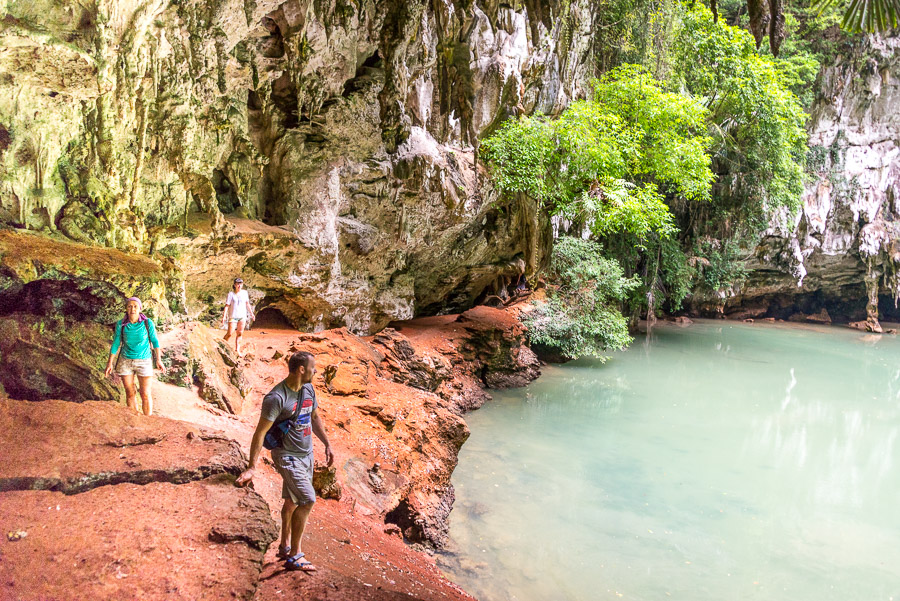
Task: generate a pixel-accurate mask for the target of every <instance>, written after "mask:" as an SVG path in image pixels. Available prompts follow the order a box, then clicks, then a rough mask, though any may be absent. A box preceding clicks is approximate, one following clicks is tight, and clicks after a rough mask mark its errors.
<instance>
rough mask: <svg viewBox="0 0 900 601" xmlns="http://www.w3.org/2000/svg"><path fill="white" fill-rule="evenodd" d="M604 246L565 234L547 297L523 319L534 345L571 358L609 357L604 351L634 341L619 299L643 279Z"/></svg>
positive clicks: (554, 259) (550, 274) (554, 257)
mask: <svg viewBox="0 0 900 601" xmlns="http://www.w3.org/2000/svg"><path fill="white" fill-rule="evenodd" d="M602 251H603V249H602V247H601V246H600V245H599V244H598V243H596V242H592V241H589V240H582V239H580V238H572V237H563V238H560V239H559V240H558V241H557V243H556V246H555V247H554V249H553V255H552V257H551V260H550V268H549V272H548V274H547V277H548V280H549V282H550V288H549V291H548V294H547V300H546V301H543V302H538V303H536V305H535V308H534V309H533V310H532V311H531V313H529V314H528V315H527V316H526V317H525V319H524V321H525V325H526V326H527V327H528V338H529V341H530V342H531V344H534V345H542V346H544V347H548V348H550V349H552V350H553V351H554V352H555V353H557V354H559V355H561V356H562V357H564V358H566V359H577V358H578V357H584V356H590V357H598V358H601V359H605V357H604V355H603V353H604V352H605V351H609V350H614V349H621V348H624V347H625V346H627V345H628V344H629V343H630V342H631V337H630V336H629V335H628V327H627V323H626V321H625V318H624V317H623V316H622V312H621V309H620V303H621V301H622V300H623V299H624V298H625V296H626V295H627V294H628V293H629V292H630V291H631V290H632V289H634V288H635V287H636V286H637V285H638V282H637V281H635V280H634V279H629V278H626V277H624V274H623V272H622V268H621V267H620V266H619V264H618V263H616V261H614V260H612V259H607V258H604V257H603V256H602Z"/></svg>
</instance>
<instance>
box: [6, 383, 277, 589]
mask: <svg viewBox="0 0 900 601" xmlns="http://www.w3.org/2000/svg"><path fill="white" fill-rule="evenodd" d="M0 428H2V430H3V432H4V436H3V438H2V440H0V453H2V456H3V457H4V461H3V464H2V466H0V521H2V523H3V524H4V530H5V531H12V532H18V533H20V534H19V536H20V538H19V539H18V540H9V541H4V547H3V561H2V562H0V579H2V584H0V596H2V597H4V598H16V599H108V598H121V599H124V598H141V599H200V598H226V597H227V598H238V599H252V598H253V595H254V592H255V590H256V586H257V582H258V576H259V572H260V569H261V568H262V559H263V555H264V554H265V551H266V549H267V548H268V546H269V544H270V543H271V542H272V541H273V540H274V539H275V536H276V534H277V529H276V527H275V523H274V522H273V520H272V518H271V516H270V514H269V509H268V506H267V505H266V502H265V501H264V500H263V499H262V498H261V497H260V496H259V495H258V494H257V493H255V492H254V491H252V490H249V489H238V488H235V487H234V486H233V482H234V475H235V474H238V473H240V471H241V469H243V467H244V466H245V465H246V458H245V457H244V456H243V455H242V453H241V451H240V448H239V447H238V445H237V443H235V442H234V441H231V440H228V439H225V438H221V437H219V436H217V435H215V434H212V433H209V432H205V431H203V430H201V429H198V428H195V427H191V426H190V425H188V424H185V423H182V422H176V421H172V420H167V419H163V418H156V417H143V416H139V415H137V414H136V413H135V412H133V411H130V410H128V409H125V408H123V407H119V406H116V405H114V404H112V403H103V402H93V403H90V402H89V403H83V404H75V403H66V402H63V401H42V402H37V403H30V402H27V401H10V400H0ZM142 499H152V502H150V503H146V502H142ZM13 538H15V537H13ZM36 558H40V560H39V563H40V569H35V565H36V562H37V559H36ZM73 567H74V569H73Z"/></svg>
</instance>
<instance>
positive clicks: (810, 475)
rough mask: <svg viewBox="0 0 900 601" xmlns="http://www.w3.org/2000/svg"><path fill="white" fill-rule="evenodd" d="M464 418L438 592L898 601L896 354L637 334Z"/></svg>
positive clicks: (888, 348)
mask: <svg viewBox="0 0 900 601" xmlns="http://www.w3.org/2000/svg"><path fill="white" fill-rule="evenodd" d="M494 398H495V400H494V401H493V402H491V403H488V404H487V405H485V406H484V407H483V408H482V409H480V410H478V411H476V412H474V413H471V414H469V415H468V416H467V421H468V423H469V426H470V428H471V430H472V435H471V437H470V438H469V440H468V442H466V444H465V445H464V446H463V449H462V452H461V454H460V462H459V467H458V468H457V469H456V472H455V473H454V476H453V484H454V486H455V487H456V499H457V500H456V504H455V506H454V510H453V513H452V515H451V528H450V531H451V537H452V539H453V541H454V545H455V547H454V548H455V551H456V552H455V554H450V555H448V556H445V557H444V558H443V564H444V569H445V571H446V572H447V573H448V575H450V577H451V578H452V579H454V580H455V581H456V582H458V583H459V584H460V585H462V586H463V587H464V588H465V589H466V590H467V591H469V592H470V593H472V594H473V595H475V596H476V597H477V598H478V599H480V600H481V601H499V600H507V599H515V600H519V601H537V600H541V601H550V600H584V601H594V600H607V599H609V600H618V599H633V600H643V601H661V600H666V599H676V600H680V601H707V600H708V601H727V600H735V601H746V600H760V601H763V600H764V601H776V600H784V601H852V600H859V601H878V600H883V601H889V600H891V599H894V600H896V601H900V442H898V440H897V438H898V432H900V339H898V338H897V337H893V336H884V337H875V336H871V335H870V336H866V335H865V334H861V333H859V332H854V331H852V330H849V329H843V328H825V327H822V328H818V327H802V326H791V327H788V326H780V325H778V324H771V325H770V324H742V323H722V322H715V321H706V322H702V321H701V322H698V323H696V324H695V325H693V326H691V327H688V328H677V327H674V326H665V327H657V328H655V329H654V330H653V333H652V336H651V337H650V338H649V339H648V338H644V337H643V336H642V337H639V338H638V339H637V340H636V341H635V343H634V344H633V345H632V346H631V347H630V348H629V349H628V350H627V351H625V352H622V353H616V354H615V355H614V357H613V359H611V360H610V361H609V362H608V363H606V364H605V365H601V364H600V363H599V362H597V361H593V360H581V361H578V362H575V363H572V364H569V365H565V366H562V367H548V368H545V370H544V375H543V376H542V377H541V378H540V379H539V380H538V381H537V382H535V383H533V384H532V385H531V386H529V387H527V388H524V389H518V390H511V391H506V392H501V393H498V394H495V395H494Z"/></svg>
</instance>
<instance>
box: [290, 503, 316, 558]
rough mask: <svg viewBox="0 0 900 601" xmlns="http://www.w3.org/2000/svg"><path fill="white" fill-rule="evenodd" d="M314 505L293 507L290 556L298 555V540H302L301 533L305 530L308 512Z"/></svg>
mask: <svg viewBox="0 0 900 601" xmlns="http://www.w3.org/2000/svg"><path fill="white" fill-rule="evenodd" d="M313 505H315V503H307V504H306V505H295V506H294V507H296V509H294V515H293V519H292V520H291V554H292V555H297V554H298V553H300V539H302V538H303V531H304V530H305V529H306V520H307V519H309V512H311V511H312V508H313Z"/></svg>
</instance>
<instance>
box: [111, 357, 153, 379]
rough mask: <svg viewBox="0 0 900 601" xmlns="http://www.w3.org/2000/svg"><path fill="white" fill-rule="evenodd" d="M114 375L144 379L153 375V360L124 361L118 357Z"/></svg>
mask: <svg viewBox="0 0 900 601" xmlns="http://www.w3.org/2000/svg"><path fill="white" fill-rule="evenodd" d="M116 374H118V375H120V376H130V375H135V376H139V377H141V378H146V377H148V376H152V375H153V359H126V358H125V357H119V364H118V365H117V366H116Z"/></svg>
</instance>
